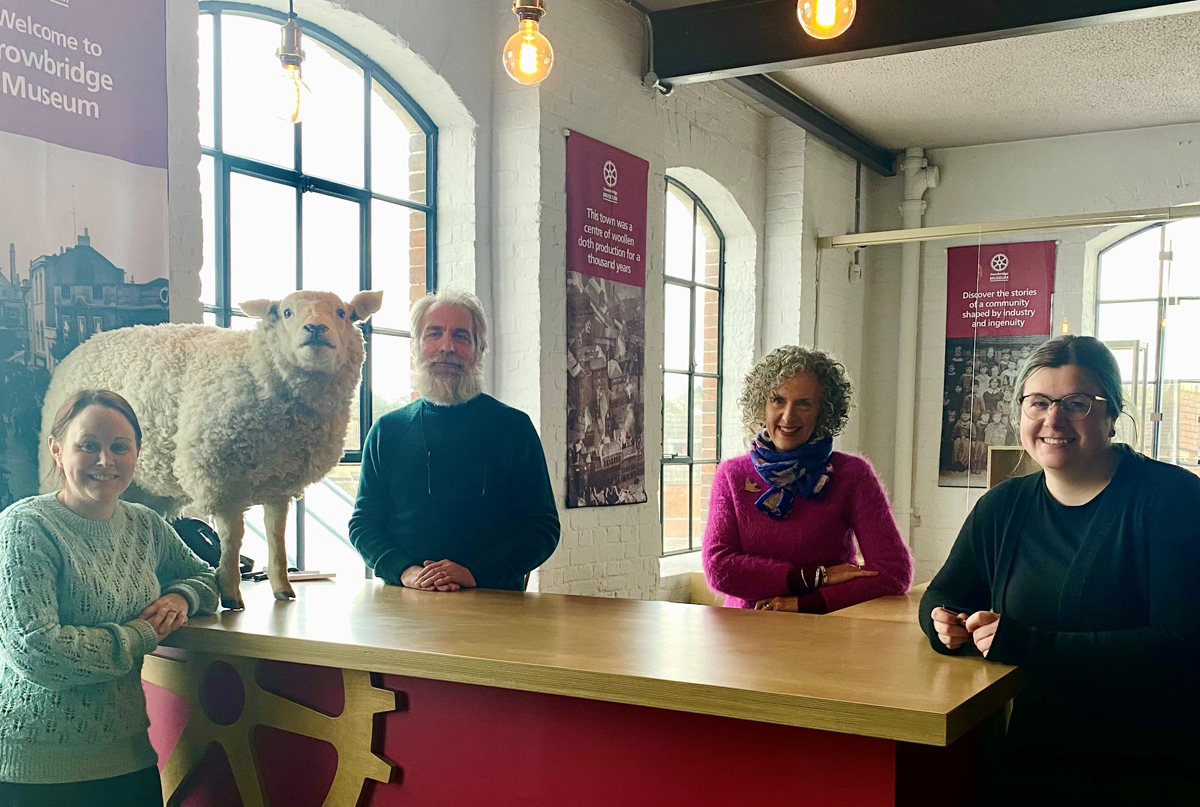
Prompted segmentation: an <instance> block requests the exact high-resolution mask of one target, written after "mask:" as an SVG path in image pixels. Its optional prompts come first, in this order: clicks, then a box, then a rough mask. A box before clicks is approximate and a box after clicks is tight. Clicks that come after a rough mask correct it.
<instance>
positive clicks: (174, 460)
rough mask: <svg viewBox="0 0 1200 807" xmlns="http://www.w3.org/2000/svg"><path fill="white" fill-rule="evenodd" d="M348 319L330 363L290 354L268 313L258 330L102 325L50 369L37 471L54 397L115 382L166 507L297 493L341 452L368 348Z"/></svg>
mask: <svg viewBox="0 0 1200 807" xmlns="http://www.w3.org/2000/svg"><path fill="white" fill-rule="evenodd" d="M345 329H346V335H345V337H343V338H342V339H341V340H340V342H341V346H340V348H339V350H341V351H343V352H344V353H345V355H344V356H343V360H342V361H341V362H340V364H339V365H338V367H337V369H336V370H334V371H331V372H327V373H319V372H307V371H305V370H303V369H301V368H300V367H298V366H297V365H296V364H295V363H294V362H292V361H289V360H288V347H287V345H286V342H285V341H284V340H285V337H286V334H284V332H283V330H282V329H280V328H268V327H266V323H263V322H260V323H259V326H258V327H257V329H255V330H253V331H234V330H229V329H225V328H216V327H211V326H206V325H153V326H145V325H141V326H135V327H132V328H121V329H119V330H114V331H109V332H106V333H100V334H96V335H95V336H93V337H92V338H91V339H89V340H88V341H86V342H84V343H83V344H82V345H80V346H79V347H77V348H75V350H73V351H72V352H71V353H70V354H69V355H68V356H67V358H66V359H65V360H64V361H63V362H62V364H60V365H59V366H58V368H57V369H56V370H55V372H54V376H53V378H52V380H51V383H50V388H49V390H48V392H47V394H46V401H45V406H44V407H43V410H42V435H43V438H42V445H41V450H40V453H39V464H40V466H41V475H42V478H43V479H45V478H46V475H47V471H48V470H49V469H50V466H51V463H52V460H51V458H50V455H49V451H48V450H47V449H46V440H45V435H47V434H49V432H50V428H51V425H52V423H53V419H54V414H55V412H56V411H57V410H58V407H59V406H60V405H61V404H62V402H63V401H65V400H66V399H67V398H68V397H69V396H70V395H72V394H73V393H74V392H75V391H77V390H79V389H84V388H92V389H109V390H113V391H114V392H118V393H120V394H121V395H123V396H124V397H125V398H126V400H128V401H129V403H130V404H131V405H132V406H133V409H134V411H135V412H136V413H137V415H138V419H139V420H140V422H141V427H142V434H143V439H142V449H141V454H140V456H139V458H138V463H137V471H136V474H135V476H134V484H135V485H136V486H137V487H138V488H139V489H140V490H141V491H143V492H144V493H147V494H150V495H151V496H154V497H162V498H166V499H169V500H170V504H169V505H167V506H165V507H164V506H162V504H161V503H158V509H160V510H163V511H164V513H165V514H168V515H173V514H175V513H177V512H178V511H179V510H181V509H182V508H184V507H185V506H186V507H189V509H191V510H194V511H196V512H199V513H203V514H212V513H217V512H220V511H224V512H231V511H232V512H242V511H244V510H245V509H246V508H248V507H250V506H251V505H254V504H262V503H264V502H266V501H276V502H278V501H280V500H283V501H286V500H287V499H288V498H293V497H296V496H299V495H300V494H301V493H302V492H303V490H304V488H305V487H306V486H308V485H310V484H312V483H313V482H316V481H318V480H319V479H321V478H322V477H324V476H325V474H327V473H328V472H329V471H330V469H332V468H333V466H334V465H335V464H336V463H337V461H338V459H339V458H340V457H341V456H342V449H343V440H344V437H345V434H346V426H347V424H348V422H349V417H350V401H351V399H352V396H353V394H354V390H355V389H356V388H357V386H358V379H359V374H360V371H361V366H362V361H363V355H364V348H363V339H362V335H361V333H359V332H358V330H357V329H356V328H354V327H353V326H352V325H350V324H349V323H346V326H345ZM133 498H138V497H137V496H136V494H135V495H134V496H133ZM151 503H152V504H154V503H153V502H151Z"/></svg>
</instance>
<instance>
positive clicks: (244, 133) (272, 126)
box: [198, 2, 437, 577]
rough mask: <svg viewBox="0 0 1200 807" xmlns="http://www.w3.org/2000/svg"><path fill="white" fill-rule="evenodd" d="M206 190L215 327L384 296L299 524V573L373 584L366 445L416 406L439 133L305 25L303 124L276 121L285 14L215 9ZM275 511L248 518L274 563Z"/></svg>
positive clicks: (205, 20)
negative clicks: (414, 366) (260, 309)
mask: <svg viewBox="0 0 1200 807" xmlns="http://www.w3.org/2000/svg"><path fill="white" fill-rule="evenodd" d="M200 12H201V13H200V24H199V32H198V34H199V40H200V144H201V151H202V157H201V159H200V191H201V201H202V206H203V209H202V213H203V230H204V263H203V266H202V268H201V275H200V284H201V300H202V302H203V303H204V310H205V314H204V321H205V322H206V323H208V324H211V325H219V326H221V327H229V328H243V329H250V328H253V327H255V323H256V320H254V319H252V318H250V317H247V316H246V315H244V314H243V312H242V311H241V309H240V308H239V303H240V302H244V301H247V300H253V299H261V298H269V299H275V300H277V299H280V298H281V297H283V296H284V295H286V294H288V293H289V292H291V291H293V290H295V289H299V288H304V289H310V290H314V291H332V292H334V293H336V294H339V295H341V296H342V298H343V299H346V300H349V299H350V298H351V297H353V296H354V295H355V294H356V293H357V292H358V291H360V290H362V289H376V290H382V291H384V293H385V294H384V301H383V308H382V309H381V310H380V311H379V312H378V313H376V314H375V315H374V316H373V317H372V318H371V320H370V321H369V322H368V323H367V324H365V325H364V326H363V334H364V336H365V338H366V340H367V360H366V363H365V365H364V367H363V380H362V384H361V387H360V389H359V392H358V394H357V395H356V397H355V400H354V403H353V407H354V409H353V410H352V414H351V421H350V427H349V429H348V430H347V432H346V443H345V453H344V455H343V457H342V464H340V465H339V466H338V467H337V468H335V469H334V471H333V472H332V473H330V474H329V476H327V477H326V478H325V479H324V480H322V481H321V482H319V483H316V484H314V485H311V486H310V487H309V488H308V489H307V490H306V491H305V494H304V498H303V499H301V500H300V501H299V502H298V503H297V506H296V507H295V508H293V509H292V512H291V514H290V516H289V523H288V531H287V534H288V542H287V547H288V557H289V563H292V564H295V565H297V566H301V567H304V568H309V569H321V570H325V571H336V572H338V574H339V576H349V577H357V576H359V575H362V574H364V568H365V567H364V565H363V562H362V559H361V558H360V557H359V556H358V554H357V553H356V552H355V551H354V549H353V548H352V547H351V546H350V543H349V539H348V537H347V529H346V525H347V522H348V521H349V518H350V513H351V510H352V508H353V504H354V496H355V492H356V490H357V487H358V472H359V468H358V466H359V462H360V460H361V457H362V453H361V448H362V444H363V440H364V439H365V438H366V435H367V431H368V430H369V429H370V427H371V424H372V423H373V422H374V421H375V419H376V418H378V417H379V416H380V415H382V414H384V413H386V412H389V411H391V410H393V409H396V408H398V407H400V406H403V405H405V404H407V403H409V402H410V401H411V400H412V398H413V392H412V388H411V386H410V381H409V368H410V364H409V355H410V354H409V343H410V339H411V334H410V331H409V322H408V309H409V305H410V304H411V302H412V301H413V300H415V299H417V298H418V297H421V296H423V295H424V294H425V293H426V292H427V290H429V289H432V288H434V287H435V280H436V273H435V267H436V265H437V264H436V255H435V251H434V248H435V239H434V238H432V237H426V234H427V233H431V232H436V224H435V216H436V209H435V204H434V201H435V200H434V189H435V187H436V175H435V155H436V153H437V129H436V128H435V127H434V125H433V123H432V121H431V120H430V118H429V116H428V115H426V114H425V113H424V111H422V110H421V108H420V107H419V106H417V105H416V103H414V102H413V100H412V99H411V98H409V96H408V95H407V94H405V92H404V90H403V89H402V88H401V87H400V86H399V84H397V83H396V82H395V81H394V80H393V79H392V78H391V77H390V76H388V75H387V74H386V73H384V72H383V71H382V70H381V69H380V68H379V67H378V66H377V65H375V64H373V63H372V62H371V61H370V60H369V59H367V58H366V57H364V56H363V55H362V54H361V53H358V52H357V51H355V50H354V49H353V48H351V47H350V46H349V45H347V44H346V43H345V42H344V41H342V40H341V39H339V38H338V37H336V36H334V35H332V34H330V33H329V32H327V31H324V30H322V29H321V28H319V27H317V26H314V25H312V24H310V23H307V22H305V21H304V20H300V24H301V28H302V29H303V32H304V44H303V47H304V51H305V54H306V56H305V59H304V63H303V68H302V69H303V78H304V81H305V83H306V84H307V85H308V87H309V88H311V97H309V98H306V99H305V101H306V104H305V107H304V110H303V118H302V119H301V121H300V122H299V123H291V122H290V121H288V120H285V119H283V118H281V117H277V116H276V112H277V110H276V109H275V108H274V107H275V106H277V104H274V103H273V102H274V100H277V99H279V98H280V96H281V92H280V90H281V88H280V84H281V83H282V79H281V78H280V76H281V74H282V69H281V67H280V63H279V59H278V58H277V57H276V55H275V51H276V49H277V48H278V47H279V41H280V26H281V25H282V24H283V23H284V21H285V20H286V15H285V14H282V13H279V12H275V11H272V10H269V9H264V8H259V7H257V6H249V5H244V4H236V3H219V2H202V3H201V4H200ZM264 536H265V528H264V523H263V512H262V508H261V507H255V508H253V509H252V510H250V512H248V513H247V514H246V538H245V543H244V547H243V550H242V551H243V553H244V554H246V555H249V556H251V557H254V558H255V559H256V560H259V561H260V562H262V561H265V560H266V557H267V552H266V544H265V538H264Z"/></svg>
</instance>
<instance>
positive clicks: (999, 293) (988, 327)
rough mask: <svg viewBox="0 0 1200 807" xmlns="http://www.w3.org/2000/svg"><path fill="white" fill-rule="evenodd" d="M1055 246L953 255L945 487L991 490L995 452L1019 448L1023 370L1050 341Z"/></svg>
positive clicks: (957, 250) (941, 465) (989, 248)
mask: <svg viewBox="0 0 1200 807" xmlns="http://www.w3.org/2000/svg"><path fill="white" fill-rule="evenodd" d="M1054 262H1055V245H1054V242H1053V241H1031V242H1025V243H1019V244H988V245H986V246H978V247H952V248H950V249H948V250H946V365H945V382H944V394H943V398H942V435H941V450H940V456H939V458H938V484H939V485H942V486H944V487H974V486H976V485H979V486H983V485H986V479H985V475H986V471H987V456H988V447H989V446H1015V445H1017V444H1018V440H1017V434H1016V430H1015V428H1014V422H1013V393H1014V387H1015V384H1016V379H1017V375H1018V373H1019V371H1020V368H1021V364H1022V363H1023V362H1024V361H1025V359H1026V358H1028V357H1029V354H1030V353H1032V352H1033V350H1034V349H1035V348H1037V346H1038V345H1040V344H1041V343H1042V342H1044V341H1045V340H1047V339H1049V338H1050V331H1051V323H1050V303H1051V297H1052V295H1053V292H1054Z"/></svg>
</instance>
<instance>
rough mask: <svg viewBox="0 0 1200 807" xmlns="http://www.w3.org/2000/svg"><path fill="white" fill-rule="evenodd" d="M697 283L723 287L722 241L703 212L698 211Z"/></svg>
mask: <svg viewBox="0 0 1200 807" xmlns="http://www.w3.org/2000/svg"><path fill="white" fill-rule="evenodd" d="M696 282H697V283H704V284H706V285H709V286H719V285H721V241H720V239H719V238H717V230H716V228H715V227H713V225H712V222H711V221H709V220H708V216H706V215H704V211H703V210H697V211H696Z"/></svg>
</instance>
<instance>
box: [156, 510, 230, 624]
mask: <svg viewBox="0 0 1200 807" xmlns="http://www.w3.org/2000/svg"><path fill="white" fill-rule="evenodd" d="M146 516H147V518H148V519H149V520H150V528H151V530H152V531H153V533H154V544H155V546H156V547H158V568H157V569H156V571H155V573H156V576H157V577H158V584H159V586H160V587H161V588H162V593H163V594H178V595H180V596H181V597H183V598H184V599H185V600H187V602H188V616H198V615H201V614H212V613H216V610H217V603H218V601H219V595H218V594H217V575H216V572H215V571H214V570H213V568H212V567H211V566H209V565H208V564H207V563H205V562H204V561H202V560H200V558H199V557H197V556H196V553H195V552H193V551H192V550H191V549H189V548H188V545H187V544H185V543H184V542H183V539H182V538H180V537H179V535H178V533H176V532H175V530H174V529H173V528H172V527H171V525H170V524H168V523H167V522H166V521H164V520H163V519H162V517H160V516H159V515H158V514H157V513H153V512H150V511H146Z"/></svg>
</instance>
